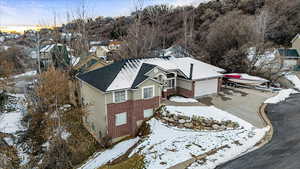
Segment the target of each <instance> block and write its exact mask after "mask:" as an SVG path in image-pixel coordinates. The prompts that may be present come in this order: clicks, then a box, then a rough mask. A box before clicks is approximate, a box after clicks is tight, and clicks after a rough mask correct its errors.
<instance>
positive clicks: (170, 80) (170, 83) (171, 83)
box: [168, 79, 175, 88]
mask: <svg viewBox="0 0 300 169" xmlns="http://www.w3.org/2000/svg"><path fill="white" fill-rule="evenodd" d="M174 87H175V79H169V80H168V88H174Z"/></svg>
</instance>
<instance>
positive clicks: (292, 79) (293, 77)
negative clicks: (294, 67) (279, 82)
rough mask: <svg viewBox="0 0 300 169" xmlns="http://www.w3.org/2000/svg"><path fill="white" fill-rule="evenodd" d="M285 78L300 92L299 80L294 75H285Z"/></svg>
mask: <svg viewBox="0 0 300 169" xmlns="http://www.w3.org/2000/svg"><path fill="white" fill-rule="evenodd" d="M285 77H286V78H287V79H288V80H289V81H291V82H292V83H293V84H294V85H295V88H296V89H299V90H300V79H299V78H298V77H297V76H296V75H293V74H289V75H285Z"/></svg>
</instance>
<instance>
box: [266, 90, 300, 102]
mask: <svg viewBox="0 0 300 169" xmlns="http://www.w3.org/2000/svg"><path fill="white" fill-rule="evenodd" d="M295 93H298V92H297V91H296V90H293V89H283V90H281V91H279V93H278V94H277V95H276V96H274V97H271V98H269V99H267V100H266V101H265V102H264V103H268V104H276V103H279V102H282V101H284V100H285V99H287V98H288V97H290V95H291V94H295Z"/></svg>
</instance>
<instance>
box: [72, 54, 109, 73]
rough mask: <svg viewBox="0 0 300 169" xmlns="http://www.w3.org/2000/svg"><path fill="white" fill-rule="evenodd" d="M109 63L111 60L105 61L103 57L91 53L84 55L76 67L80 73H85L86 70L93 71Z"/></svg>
mask: <svg viewBox="0 0 300 169" xmlns="http://www.w3.org/2000/svg"><path fill="white" fill-rule="evenodd" d="M108 64H109V62H105V61H103V59H101V58H99V57H96V56H94V55H89V56H85V57H82V58H81V59H80V61H79V63H77V64H76V66H75V67H74V69H75V70H77V71H78V72H80V73H85V72H89V71H93V70H96V69H98V68H101V67H104V66H106V65H108Z"/></svg>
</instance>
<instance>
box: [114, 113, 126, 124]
mask: <svg viewBox="0 0 300 169" xmlns="http://www.w3.org/2000/svg"><path fill="white" fill-rule="evenodd" d="M124 113H125V117H126V120H125V122H123V123H120V124H117V116H118V115H121V114H124ZM127 123H128V117H127V112H121V113H117V114H115V126H122V125H124V124H127Z"/></svg>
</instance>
